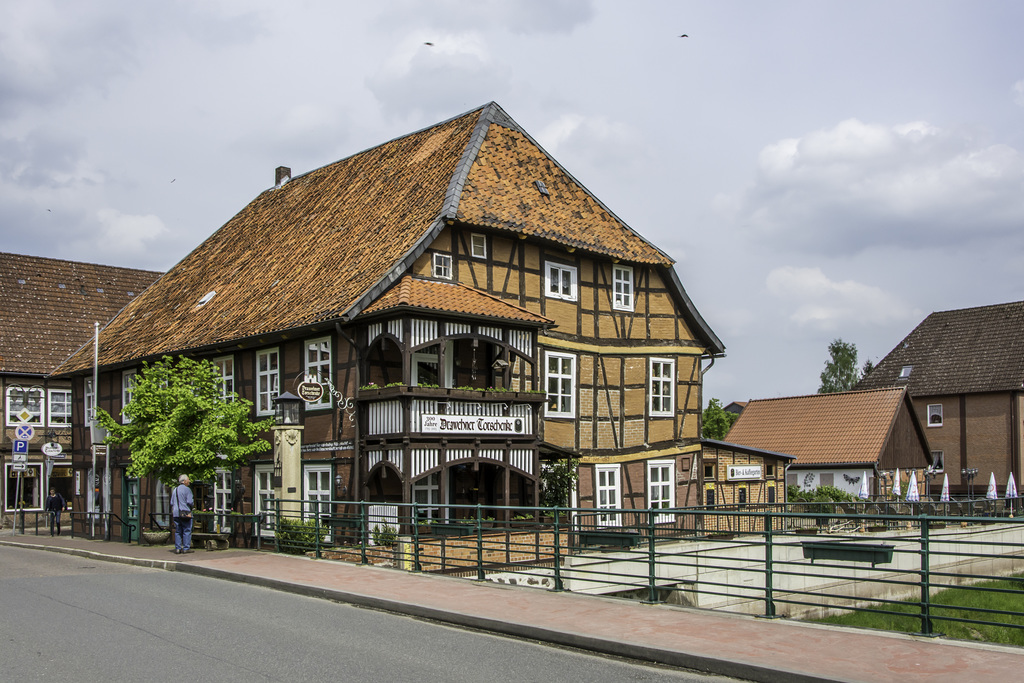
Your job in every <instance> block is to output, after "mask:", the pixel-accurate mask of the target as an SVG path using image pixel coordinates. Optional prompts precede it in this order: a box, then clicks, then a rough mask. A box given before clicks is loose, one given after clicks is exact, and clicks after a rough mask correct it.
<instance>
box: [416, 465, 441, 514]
mask: <svg viewBox="0 0 1024 683" xmlns="http://www.w3.org/2000/svg"><path fill="white" fill-rule="evenodd" d="M418 494H423V495H422V496H420V495H418ZM421 498H422V500H420V499H421ZM412 500H413V502H414V503H416V504H417V505H416V515H417V521H419V520H421V519H440V514H441V473H440V472H433V473H431V474H428V475H426V476H424V477H420V478H419V479H417V480H416V481H414V482H413V483H412Z"/></svg>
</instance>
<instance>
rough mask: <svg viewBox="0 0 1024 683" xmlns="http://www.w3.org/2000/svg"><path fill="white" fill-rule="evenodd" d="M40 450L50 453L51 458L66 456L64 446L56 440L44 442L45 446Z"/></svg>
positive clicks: (45, 453) (46, 453)
mask: <svg viewBox="0 0 1024 683" xmlns="http://www.w3.org/2000/svg"><path fill="white" fill-rule="evenodd" d="M40 450H42V451H43V454H44V455H48V456H50V457H51V458H57V457H60V458H63V457H64V455H63V453H64V447H63V446H61V445H60V444H59V443H57V442H56V441H50V442H49V443H44V444H43V447H42V448H41V449H40Z"/></svg>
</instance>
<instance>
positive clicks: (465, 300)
mask: <svg viewBox="0 0 1024 683" xmlns="http://www.w3.org/2000/svg"><path fill="white" fill-rule="evenodd" d="M402 306H408V307H411V308H422V309H426V310H431V311H443V312H447V313H459V314H464V315H474V316H485V317H490V318H503V319H506V320H515V321H518V322H524V323H530V324H534V325H545V324H549V323H551V322H553V321H552V320H551V319H549V318H545V317H544V316H542V315H538V314H536V313H533V312H531V311H528V310H526V309H525V308H520V307H519V306H516V305H514V304H510V303H508V302H507V301H502V300H501V299H499V298H497V297H494V296H491V295H490V294H488V293H486V292H481V291H480V290H479V289H474V288H473V287H468V286H466V285H464V284H462V283H459V282H438V281H436V280H424V279H421V278H416V277H412V276H409V275H406V276H405V277H403V278H402V279H401V280H399V282H398V284H396V285H395V286H394V287H392V288H391V289H389V290H388V291H387V292H386V293H385V294H383V295H382V296H381V297H380V298H378V299H377V300H376V301H374V302H373V303H372V304H371V305H370V306H369V307H368V308H367V309H366V310H365V311H363V315H366V314H370V313H378V312H381V311H386V310H390V309H393V308H399V307H402Z"/></svg>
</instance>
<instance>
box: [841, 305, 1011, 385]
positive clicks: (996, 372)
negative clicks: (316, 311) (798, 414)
mask: <svg viewBox="0 0 1024 683" xmlns="http://www.w3.org/2000/svg"><path fill="white" fill-rule="evenodd" d="M906 366H913V367H912V368H911V370H910V376H909V377H907V378H906V379H900V373H901V371H902V369H903V368H904V367H906ZM892 386H897V387H900V386H905V387H908V388H909V390H910V394H911V395H912V396H934V395H939V394H969V393H978V392H988V391H1020V390H1021V389H1022V388H1024V301H1017V302H1013V303H1007V304H997V305H994V306H980V307H977V308H962V309H958V310H953V311H941V312H938V313H932V314H931V315H929V316H928V317H927V318H925V319H924V321H922V322H921V324H920V325H918V326H917V327H916V328H915V329H914V331H913V332H911V333H910V334H909V335H907V337H906V338H905V339H903V341H901V342H900V343H899V344H898V345H897V346H896V348H894V349H893V350H892V351H890V352H889V355H887V356H886V357H885V358H883V359H882V360H881V361H880V362H879V363H878V365H877V366H875V368H874V369H873V370H872V371H871V372H870V373H868V375H867V377H865V378H864V379H862V380H861V381H860V383H859V384H858V385H857V388H858V389H876V388H880V387H892Z"/></svg>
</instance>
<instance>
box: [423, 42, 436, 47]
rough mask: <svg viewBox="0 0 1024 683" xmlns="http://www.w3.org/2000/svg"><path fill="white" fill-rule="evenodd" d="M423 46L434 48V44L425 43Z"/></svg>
mask: <svg viewBox="0 0 1024 683" xmlns="http://www.w3.org/2000/svg"><path fill="white" fill-rule="evenodd" d="M423 44H424V45H429V46H430V47H434V44H433V43H423Z"/></svg>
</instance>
